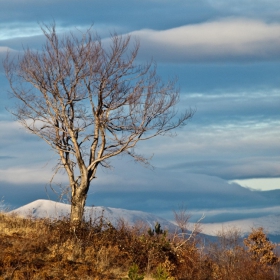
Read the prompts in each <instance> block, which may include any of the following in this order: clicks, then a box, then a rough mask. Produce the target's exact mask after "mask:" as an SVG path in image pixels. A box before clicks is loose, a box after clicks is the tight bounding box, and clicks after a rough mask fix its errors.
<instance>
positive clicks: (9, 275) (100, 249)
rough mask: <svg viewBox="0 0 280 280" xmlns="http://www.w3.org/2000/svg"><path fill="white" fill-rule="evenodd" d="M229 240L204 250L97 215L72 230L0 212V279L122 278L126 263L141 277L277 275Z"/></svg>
mask: <svg viewBox="0 0 280 280" xmlns="http://www.w3.org/2000/svg"><path fill="white" fill-rule="evenodd" d="M232 238H233V237H232V235H230V234H229V233H227V234H224V236H223V237H222V238H221V240H220V242H219V243H216V244H210V245H208V246H207V248H204V247H201V246H199V239H198V238H193V239H190V240H188V241H187V242H186V240H185V239H183V238H180V237H179V236H178V235H172V236H171V235H168V234H165V233H160V234H154V235H150V234H148V228H147V227H146V226H145V225H143V224H138V225H135V226H134V227H129V226H128V225H126V224H125V223H124V222H123V221H120V222H119V225H118V226H117V227H113V226H112V225H110V224H108V223H105V222H104V221H103V219H102V217H100V218H99V219H96V220H95V221H92V222H91V223H83V224H82V226H81V228H79V229H78V230H76V231H75V232H73V231H72V230H71V229H70V225H69V221H68V220H67V219H65V220H56V221H51V220H48V219H37V220H35V219H32V218H29V219H23V218H20V217H17V216H12V215H8V214H5V213H0V279H3V280H4V279H5V280H8V279H14V280H19V279H24V280H26V279H38V280H39V279H40V280H42V279H53V280H54V279H57V280H58V279H59V280H62V279H67V280H69V279H85V280H87V279H102V280H103V279H104V280H106V279H137V278H128V272H129V270H130V269H131V266H132V264H136V265H137V266H138V268H139V274H143V275H145V278H144V279H146V280H148V279H158V280H164V279H178V280H185V279H186V280H188V279H192V280H195V279H197V280H203V279H205V280H206V279H217V280H218V279H219V280H223V279H227V280H231V279H242V280H243V279H244V280H246V279H248V280H251V279H252V280H253V279H254V280H257V279H259V280H265V279H280V276H279V275H280V274H279V263H275V264H273V265H270V264H266V263H262V262H259V261H258V259H256V257H255V256H253V255H252V254H251V253H250V252H249V251H247V250H245V248H244V246H240V244H238V243H237V241H236V236H234V239H232ZM159 268H160V269H161V271H162V272H163V276H161V278H160V277H159V276H157V277H156V276H155V273H156V271H158V269H159ZM164 275H165V276H164ZM171 277H173V278H171Z"/></svg>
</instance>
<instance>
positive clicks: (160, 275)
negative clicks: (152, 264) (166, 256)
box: [153, 264, 174, 280]
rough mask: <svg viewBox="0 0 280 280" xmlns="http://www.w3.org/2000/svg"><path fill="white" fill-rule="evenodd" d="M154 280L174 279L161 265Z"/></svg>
mask: <svg viewBox="0 0 280 280" xmlns="http://www.w3.org/2000/svg"><path fill="white" fill-rule="evenodd" d="M153 278H154V279H156V280H174V278H173V277H170V276H169V273H168V272H167V271H166V269H165V268H164V267H163V266H162V265H161V264H160V265H159V266H158V267H157V270H156V272H155V273H154V275H153Z"/></svg>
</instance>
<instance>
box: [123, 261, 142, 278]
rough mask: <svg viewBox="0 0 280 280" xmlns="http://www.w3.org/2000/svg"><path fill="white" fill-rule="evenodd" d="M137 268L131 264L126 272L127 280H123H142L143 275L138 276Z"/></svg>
mask: <svg viewBox="0 0 280 280" xmlns="http://www.w3.org/2000/svg"><path fill="white" fill-rule="evenodd" d="M138 271H139V267H138V265H137V264H135V263H134V264H133V265H132V266H131V267H130V268H129V271H128V278H124V279H123V280H126V279H129V280H143V279H144V275H140V274H138Z"/></svg>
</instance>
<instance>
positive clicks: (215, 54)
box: [131, 18, 280, 62]
mask: <svg viewBox="0 0 280 280" xmlns="http://www.w3.org/2000/svg"><path fill="white" fill-rule="evenodd" d="M131 34H132V35H135V36H136V37H138V38H139V39H140V42H141V45H142V48H143V50H144V51H145V53H149V54H150V55H153V56H154V57H155V59H156V60H157V61H159V60H161V61H174V62H178V61H181V62H186V61H200V60H203V61H205V60H206V61H207V60H210V61H211V60H221V59H226V60H232V59H245V60H248V59H249V60H250V59H272V58H273V57H275V56H276V55H279V52H280V36H279V34H280V24H279V23H265V22H262V21H259V20H250V19H245V18H226V19H220V20H217V21H212V22H204V23H199V24H190V25H185V26H181V27H177V28H173V29H168V30H163V31H156V30H150V29H145V30H140V31H135V32H132V33H131Z"/></svg>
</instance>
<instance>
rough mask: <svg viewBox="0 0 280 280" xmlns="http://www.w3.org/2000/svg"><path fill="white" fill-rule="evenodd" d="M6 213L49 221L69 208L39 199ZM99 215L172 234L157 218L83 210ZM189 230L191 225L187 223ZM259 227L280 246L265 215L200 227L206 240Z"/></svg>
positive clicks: (279, 232) (277, 218) (276, 228)
mask: <svg viewBox="0 0 280 280" xmlns="http://www.w3.org/2000/svg"><path fill="white" fill-rule="evenodd" d="M10 213H15V214H18V215H20V216H24V217H32V218H50V219H59V218H61V217H65V216H68V215H69V214H70V205H69V204H64V203H60V202H55V201H51V200H43V199H39V200H36V201H33V202H31V203H29V204H27V205H24V206H22V207H20V208H17V209H15V210H13V211H11V212H10ZM101 215H103V217H104V218H105V219H106V220H107V221H110V222H111V223H112V224H113V225H117V223H118V221H119V220H120V219H122V220H124V221H125V222H127V223H128V224H129V225H133V224H135V223H137V222H144V223H145V224H147V226H148V227H151V228H154V226H155V224H156V222H158V223H160V224H161V226H162V228H163V229H168V230H169V231H173V230H175V228H176V227H175V225H174V223H172V222H170V221H168V220H165V219H163V218H161V217H159V216H156V215H153V214H150V213H146V212H142V211H133V210H125V209H120V208H111V207H101V206H95V207H88V206H87V207H85V219H86V220H89V219H90V218H91V219H92V220H95V219H98V218H99V217H100V216H101ZM189 226H190V229H192V228H193V226H194V224H193V223H190V225H189ZM258 227H263V228H264V230H265V231H266V232H268V233H269V237H270V239H271V240H273V241H275V242H280V215H279V214H278V215H266V216H263V217H259V218H250V219H242V220H234V221H228V222H223V223H203V221H202V223H201V229H202V233H203V234H205V235H208V236H216V235H217V234H218V232H221V231H222V230H224V231H226V230H228V229H232V228H235V229H237V230H239V231H240V233H241V235H242V236H245V235H248V233H250V232H251V231H252V228H258Z"/></svg>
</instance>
